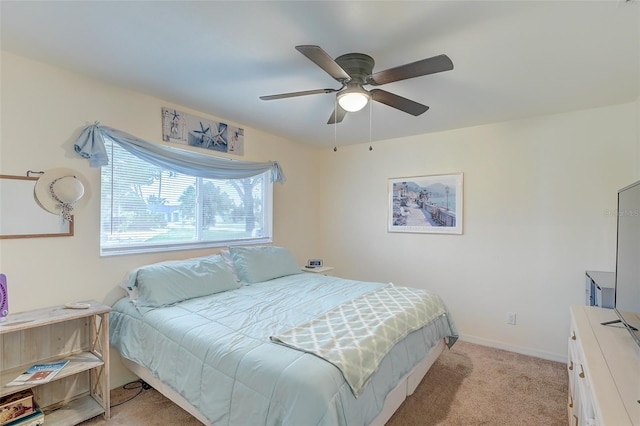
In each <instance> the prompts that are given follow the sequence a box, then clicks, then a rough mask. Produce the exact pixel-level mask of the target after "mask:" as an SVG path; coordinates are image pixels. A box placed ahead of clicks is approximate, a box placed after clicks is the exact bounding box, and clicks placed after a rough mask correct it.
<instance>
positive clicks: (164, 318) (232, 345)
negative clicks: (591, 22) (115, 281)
mask: <svg viewBox="0 0 640 426" xmlns="http://www.w3.org/2000/svg"><path fill="white" fill-rule="evenodd" d="M385 286H386V284H380V283H367V282H359V281H351V280H344V279H340V278H336V277H327V276H321V275H317V274H298V275H290V276H287V277H283V278H278V279H274V280H270V281H265V282H262V283H257V284H251V285H244V286H242V287H241V288H239V289H236V290H231V291H226V292H223V293H217V294H214V295H210V296H205V297H200V298H196V299H190V300H187V301H184V302H180V303H178V304H176V305H173V306H169V307H164V308H157V309H152V310H149V311H146V312H144V313H141V312H140V311H138V309H137V308H136V307H135V306H134V305H133V304H132V303H131V302H130V301H129V299H128V298H124V299H121V300H120V301H118V302H117V303H116V304H115V305H114V310H113V311H112V312H111V314H110V338H111V345H112V346H114V347H115V348H117V349H118V351H119V352H120V354H121V355H122V356H123V357H125V358H127V359H130V360H131V361H133V362H136V363H137V364H140V365H142V366H144V367H146V368H147V369H149V370H150V371H151V372H152V374H153V375H154V376H156V377H157V378H158V379H160V380H161V381H162V382H164V383H165V384H167V385H168V386H170V387H171V388H173V389H174V390H175V391H177V392H178V393H180V394H181V395H182V396H183V397H184V398H185V399H187V400H188V401H189V402H190V403H191V404H192V405H193V406H195V407H196V408H197V409H198V410H199V411H200V412H201V413H202V414H203V415H204V416H205V417H206V418H207V419H209V420H210V422H211V423H213V424H215V425H252V426H253V425H294V426H305V425H309V426H315V425H327V426H328V425H345V426H346V425H350V426H354V425H367V424H369V423H370V422H371V421H372V420H373V419H374V418H375V417H376V416H377V415H378V414H379V413H380V411H381V410H382V407H383V404H384V400H385V397H386V395H387V394H388V392H389V391H391V390H392V389H393V387H394V386H395V385H396V383H397V381H398V380H399V379H401V378H402V377H403V376H404V375H405V374H406V373H407V372H409V371H410V370H411V369H412V368H413V367H414V366H415V365H416V364H417V363H418V362H419V361H420V360H421V359H422V358H423V357H424V356H425V355H426V353H427V352H428V351H429V349H430V348H431V347H432V346H434V345H435V344H436V343H437V342H438V341H439V340H440V339H442V338H443V337H449V338H451V339H452V340H455V338H456V337H457V335H456V330H455V326H454V325H453V323H452V322H450V321H449V318H448V315H440V316H437V317H436V318H435V319H434V320H433V321H432V322H430V323H429V324H428V325H427V326H425V327H423V328H421V329H419V330H417V331H414V332H412V333H410V334H409V335H408V336H407V337H406V338H405V339H403V340H401V341H400V342H399V343H397V344H396V345H395V346H393V348H392V349H391V350H390V351H389V353H388V354H387V355H386V356H385V357H384V358H383V359H382V361H381V362H380V364H379V366H378V368H377V370H376V371H375V373H374V374H373V375H372V376H371V377H370V379H369V380H368V383H367V385H366V386H365V387H364V388H363V389H362V391H361V393H360V394H359V395H358V397H357V398H356V397H355V396H354V393H353V392H352V390H351V388H350V387H349V385H348V384H347V382H346V381H345V379H344V377H343V375H342V373H341V371H340V370H339V369H338V368H336V367H335V366H334V365H332V364H331V363H329V362H327V361H325V360H323V359H321V358H319V357H317V356H315V355H312V354H309V353H306V352H303V351H299V350H295V349H292V348H289V347H286V346H283V345H279V344H276V343H273V342H271V341H270V339H269V338H270V336H274V335H278V334H280V333H283V332H286V331H287V330H290V329H291V328H293V327H296V326H299V325H301V324H304V323H307V322H309V321H311V320H313V319H314V318H317V317H318V316H320V315H322V314H324V313H326V312H328V311H330V310H332V309H334V308H336V307H338V306H340V305H342V304H344V303H345V302H348V301H350V300H351V299H353V298H356V297H360V296H362V295H365V294H368V293H371V292H372V291H375V290H377V289H380V288H382V287H385Z"/></svg>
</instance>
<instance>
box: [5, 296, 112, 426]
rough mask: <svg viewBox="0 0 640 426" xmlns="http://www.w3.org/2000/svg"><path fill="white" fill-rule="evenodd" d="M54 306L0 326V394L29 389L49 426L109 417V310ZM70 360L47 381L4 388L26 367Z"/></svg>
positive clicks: (12, 317) (96, 306)
mask: <svg viewBox="0 0 640 426" xmlns="http://www.w3.org/2000/svg"><path fill="white" fill-rule="evenodd" d="M88 303H90V305H91V307H90V308H88V309H67V308H65V307H64V306H54V307H48V308H43V309H37V310H33V311H28V312H19V313H15V314H11V315H9V317H8V318H7V321H5V322H3V323H0V349H1V351H2V352H1V353H2V357H1V358H0V371H1V374H0V396H5V395H10V394H12V393H15V392H18V391H20V390H24V389H31V390H32V391H33V394H34V399H35V401H36V402H37V404H38V405H39V406H40V408H41V409H42V410H43V411H44V413H45V422H46V424H47V425H73V424H78V423H81V422H82V421H84V420H88V419H90V418H92V417H96V416H98V415H100V414H102V415H103V416H104V418H105V419H108V418H109V417H110V408H109V407H110V405H109V404H110V400H109V391H110V387H109V312H110V311H111V308H110V307H108V306H105V305H102V304H100V303H98V302H96V301H89V302H88ZM60 360H69V361H70V362H69V364H67V365H66V366H65V367H64V368H63V369H62V370H60V372H59V373H58V374H57V375H56V376H55V377H54V378H53V380H51V381H50V382H47V383H43V384H41V385H37V386H33V385H25V386H7V383H9V382H11V381H12V380H13V379H15V378H16V377H17V376H18V375H20V374H21V373H22V372H24V371H25V370H26V369H28V368H29V367H30V366H32V365H34V364H39V363H47V362H53V361H60Z"/></svg>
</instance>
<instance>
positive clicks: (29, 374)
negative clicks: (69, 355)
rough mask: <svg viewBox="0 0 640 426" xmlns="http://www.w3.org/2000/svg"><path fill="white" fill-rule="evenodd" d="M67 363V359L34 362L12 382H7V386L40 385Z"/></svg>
mask: <svg viewBox="0 0 640 426" xmlns="http://www.w3.org/2000/svg"><path fill="white" fill-rule="evenodd" d="M67 364H69V360H66V361H59V362H50V363H47V364H35V365H33V366H31V367H30V368H29V369H28V370H27V371H25V372H24V373H22V374H21V375H19V376H18V377H16V378H15V379H14V380H13V381H12V382H9V383H7V386H24V385H40V384H42V383H47V382H48V381H50V380H51V379H53V378H54V377H55V375H56V374H58V372H60V370H62V369H63V368H64V366H65V365H67Z"/></svg>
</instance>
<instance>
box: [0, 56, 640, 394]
mask: <svg viewBox="0 0 640 426" xmlns="http://www.w3.org/2000/svg"><path fill="white" fill-rule="evenodd" d="M1 59H2V68H1V72H2V74H1V87H2V93H1V104H0V107H1V111H0V112H1V115H0V119H1V123H0V126H1V127H0V138H1V139H0V143H1V145H0V173H2V174H16V175H23V174H24V173H25V172H26V170H28V169H31V170H42V169H48V168H52V167H69V168H73V169H75V170H77V171H78V173H80V174H81V175H82V176H84V177H85V178H86V179H87V180H88V181H89V187H88V188H87V197H86V198H85V201H84V204H85V205H84V206H83V208H82V210H81V211H78V212H77V215H76V234H75V236H74V237H65V238H39V239H21V240H0V272H3V273H5V274H6V275H7V276H8V279H9V286H10V302H11V310H12V311H21V310H26V309H32V308H37V307H42V306H48V305H51V304H60V303H64V302H67V301H70V300H82V299H96V300H99V301H106V302H109V303H110V302H112V301H113V300H114V299H115V298H116V297H118V296H119V295H120V294H121V293H120V292H119V290H118V289H117V287H116V286H117V283H118V282H119V281H120V280H121V278H122V277H123V275H124V274H125V273H126V271H128V270H129V269H131V268H133V267H135V266H138V265H141V264H146V263H151V262H155V261H160V260H164V259H173V258H185V257H191V256H195V255H200V254H202V253H203V252H202V251H191V252H173V253H164V254H146V255H132V256H116V257H107V258H100V257H99V237H98V229H99V193H98V188H99V173H98V171H97V170H95V169H91V168H89V164H88V162H87V161H86V160H83V159H80V158H79V157H77V156H76V155H75V154H74V153H73V152H72V145H73V135H74V134H75V133H76V132H77V131H78V130H79V129H80V128H81V127H82V126H84V125H86V124H89V123H92V122H93V121H96V120H99V121H100V122H102V123H103V124H105V125H108V126H111V127H115V128H119V129H121V130H124V131H127V132H129V133H132V134H134V135H136V136H139V137H142V138H145V139H147V140H151V141H154V140H156V141H157V140H160V131H161V126H160V108H161V107H162V106H169V107H176V108H180V109H183V110H185V111H190V112H192V113H195V114H201V113H198V112H197V111H192V110H190V109H189V108H187V107H184V106H180V105H173V104H169V103H167V102H163V101H162V100H160V99H156V98H153V97H149V96H145V95H141V94H139V93H135V92H132V91H128V90H125V89H120V88H117V87H114V86H110V85H107V84H103V83H99V82H96V81H95V80H91V79H88V78H85V77H82V76H79V75H76V74H72V73H69V72H66V71H63V70H60V69H58V68H54V67H50V66H48V65H44V64H41V63H38V62H33V61H31V60H28V59H25V58H22V57H19V56H15V55H13V54H10V53H6V52H2V58H1ZM639 109H640V108H639V103H638V102H636V103H634V104H625V105H617V106H611V107H605V108H600V109H593V110H588V111H579V112H574V113H569V114H560V115H554V116H548V117H538V118H532V119H528V120H521V121H512V122H508V123H499V124H493V125H487V126H479V127H473V128H466V129H459V130H454V131H449V132H442V133H435V134H426V135H421V136H416V137H410V138H403V139H396V140H389V141H384V142H377V143H374V144H373V148H374V149H373V151H369V150H368V144H367V145H357V146H350V147H343V148H340V149H339V150H338V151H337V152H333V151H332V150H330V149H326V150H317V149H314V148H311V147H308V146H305V145H302V144H297V143H295V142H292V141H288V140H284V139H282V138H278V137H276V136H273V135H269V134H266V133H264V132H261V131H259V130H258V129H251V128H246V126H244V125H243V123H230V124H235V125H238V126H240V127H245V128H246V136H245V144H246V146H245V150H246V155H245V156H244V157H243V159H246V160H255V161H265V160H272V159H275V160H279V161H280V162H281V163H282V165H283V168H284V170H285V173H286V175H287V178H288V181H287V183H285V184H284V185H276V186H275V206H274V214H275V221H274V232H275V244H278V245H283V246H286V247H289V248H290V249H291V250H292V251H293V252H294V254H295V255H296V257H297V258H298V260H299V261H301V262H303V261H304V260H305V259H307V258H309V257H316V256H321V257H324V259H325V262H326V263H327V264H330V265H333V266H335V267H336V272H337V274H339V275H342V276H345V277H350V278H358V279H364V280H372V281H392V282H394V283H397V284H406V285H413V286H419V287H424V288H430V289H432V290H434V291H436V292H438V293H440V294H441V295H442V296H443V298H444V299H445V301H446V302H447V303H448V304H449V306H450V307H451V310H452V311H453V314H454V316H455V319H456V321H457V323H458V328H459V330H460V332H461V334H462V335H463V337H464V338H465V339H467V340H471V341H477V342H481V343H485V344H489V345H492V346H497V347H504V348H507V349H513V350H517V351H519V352H524V353H530V354H533V355H538V356H543V357H546V358H551V359H564V357H565V351H566V336H567V333H568V321H569V314H568V307H569V305H571V304H576V303H578V304H579V303H582V302H583V299H584V290H583V289H584V278H583V275H584V270H585V269H601V270H607V269H612V268H613V266H614V249H615V217H613V216H611V215H607V214H606V211H607V210H609V209H614V208H615V192H616V190H617V189H618V188H620V187H622V186H624V185H626V184H627V183H630V182H631V181H633V180H634V179H638V178H640V172H639V170H638V164H639V163H640V138H639V137H638V128H637V123H638V121H639V118H640V113H639ZM214 118H215V117H214ZM222 120H223V121H224V118H223V119H222ZM373 131H374V132H375V125H374V128H373ZM451 172H463V173H464V191H465V194H464V234H463V235H430V234H396V233H388V232H387V230H386V223H387V199H388V193H387V186H388V185H387V183H388V178H395V177H402V176H415V175H428V174H439V173H451ZM318 182H322V185H320V186H319V185H318ZM309 187H315V188H319V191H318V192H316V193H309V191H308V190H307V189H308V188H309ZM507 311H513V312H516V313H517V325H516V326H509V325H507V324H506V321H505V320H506V312H507ZM113 359H114V362H113V365H112V368H113V371H114V373H113V375H112V377H113V382H112V383H113V386H117V385H119V384H121V383H123V382H124V381H125V380H126V379H127V378H128V375H127V373H126V372H125V370H124V369H123V368H122V367H121V366H120V364H119V362H118V358H117V357H114V358H113Z"/></svg>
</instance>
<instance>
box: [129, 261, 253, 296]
mask: <svg viewBox="0 0 640 426" xmlns="http://www.w3.org/2000/svg"><path fill="white" fill-rule="evenodd" d="M136 287H137V289H138V302H137V304H138V306H145V307H160V306H167V305H172V304H174V303H178V302H181V301H183V300H187V299H192V298H194V297H201V296H207V295H209V294H214V293H220V292H222V291H227V290H232V289H236V288H238V287H240V284H238V282H237V281H236V280H235V278H234V276H233V273H232V272H231V270H230V269H229V268H228V267H227V265H225V263H224V261H223V260H222V258H221V257H220V256H213V257H209V258H198V259H187V260H184V261H176V262H163V263H157V264H154V265H147V266H143V267H141V268H139V269H138V270H137V274H136Z"/></svg>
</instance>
